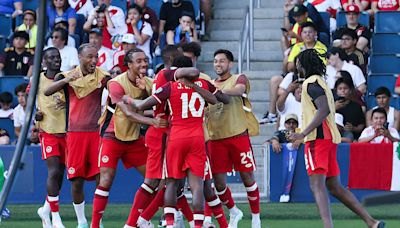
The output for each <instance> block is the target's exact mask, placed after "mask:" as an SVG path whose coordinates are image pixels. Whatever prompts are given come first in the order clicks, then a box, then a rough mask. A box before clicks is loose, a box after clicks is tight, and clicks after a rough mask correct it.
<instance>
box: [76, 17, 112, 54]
mask: <svg viewBox="0 0 400 228" xmlns="http://www.w3.org/2000/svg"><path fill="white" fill-rule="evenodd" d="M107 15H108V16H107V19H106V14H105V13H104V12H98V11H96V10H95V11H94V14H92V15H90V16H89V17H88V19H87V20H86V22H85V24H83V30H84V31H85V32H87V33H89V32H90V31H91V30H92V29H93V28H98V29H100V30H101V31H103V44H102V45H103V46H105V47H108V48H110V49H112V43H111V34H110V32H109V31H108V29H112V28H113V24H112V23H106V20H109V21H111V18H110V14H107ZM94 21H96V23H95V24H94Z"/></svg>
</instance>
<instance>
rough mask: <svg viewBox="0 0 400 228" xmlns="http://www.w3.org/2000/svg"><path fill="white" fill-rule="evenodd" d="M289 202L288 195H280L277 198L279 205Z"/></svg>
mask: <svg viewBox="0 0 400 228" xmlns="http://www.w3.org/2000/svg"><path fill="white" fill-rule="evenodd" d="M289 201H290V196H289V195H281V197H280V198H279V202H280V203H288V202H289Z"/></svg>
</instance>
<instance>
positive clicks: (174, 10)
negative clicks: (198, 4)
mask: <svg viewBox="0 0 400 228" xmlns="http://www.w3.org/2000/svg"><path fill="white" fill-rule="evenodd" d="M183 11H187V12H190V13H192V15H195V12H194V8H193V4H192V2H191V1H183V0H172V1H171V2H164V3H163V4H162V5H161V9H160V26H159V30H158V31H159V32H158V34H159V37H158V41H157V43H158V44H160V38H161V34H163V33H165V34H167V32H168V30H175V28H176V27H177V26H178V25H179V18H180V17H181V15H182V12H183ZM190 27H191V28H192V29H196V26H195V21H194V20H193V21H192V24H191V25H190Z"/></svg>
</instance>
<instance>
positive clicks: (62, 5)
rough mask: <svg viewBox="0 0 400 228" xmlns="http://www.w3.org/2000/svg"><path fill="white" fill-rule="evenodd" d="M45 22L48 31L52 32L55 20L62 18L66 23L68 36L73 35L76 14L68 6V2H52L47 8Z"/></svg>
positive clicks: (62, 0) (57, 0) (63, 0)
mask: <svg viewBox="0 0 400 228" xmlns="http://www.w3.org/2000/svg"><path fill="white" fill-rule="evenodd" d="M46 16H47V21H48V23H49V27H48V31H53V29H54V24H55V23H56V19H57V18H60V17H61V18H63V20H65V21H68V34H71V35H73V34H75V27H76V13H75V10H74V9H72V8H71V7H70V6H69V3H68V0H52V1H51V3H50V4H49V6H48V7H47V13H46Z"/></svg>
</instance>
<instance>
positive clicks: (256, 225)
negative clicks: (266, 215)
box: [251, 218, 261, 228]
mask: <svg viewBox="0 0 400 228" xmlns="http://www.w3.org/2000/svg"><path fill="white" fill-rule="evenodd" d="M251 228H261V220H260V219H259V218H258V219H254V218H253V219H252V220H251Z"/></svg>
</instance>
